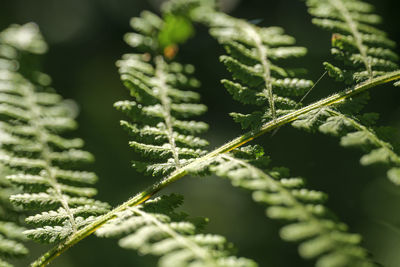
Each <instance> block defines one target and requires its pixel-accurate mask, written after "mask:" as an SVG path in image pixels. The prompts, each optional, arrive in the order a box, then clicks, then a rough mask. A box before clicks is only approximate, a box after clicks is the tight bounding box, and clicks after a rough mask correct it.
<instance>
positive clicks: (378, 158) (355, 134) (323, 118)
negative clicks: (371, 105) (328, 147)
mask: <svg viewBox="0 0 400 267" xmlns="http://www.w3.org/2000/svg"><path fill="white" fill-rule="evenodd" d="M350 102H351V101H350ZM347 104H349V103H347ZM351 104H353V103H351ZM351 104H350V105H351ZM377 117H378V114H376V113H367V114H363V115H359V116H354V115H351V114H346V113H345V112H343V111H341V109H340V106H339V107H336V108H335V107H324V108H321V109H317V110H314V111H312V112H310V113H307V114H305V115H302V116H300V117H299V119H298V120H296V121H295V122H293V123H292V125H293V126H294V127H295V128H300V129H304V130H307V131H310V130H311V131H312V130H318V131H320V132H322V133H324V134H329V135H333V136H338V137H340V139H341V140H340V144H341V145H342V146H344V147H359V148H361V149H362V150H363V152H364V155H363V156H362V157H361V159H360V163H361V164H362V165H371V164H384V165H386V166H387V167H388V172H387V176H388V178H389V180H390V181H392V182H393V183H394V184H396V185H400V156H399V154H398V153H397V152H396V150H395V147H393V145H392V144H390V142H389V141H390V137H389V139H386V140H385V139H383V138H381V137H380V135H388V134H389V135H390V131H391V130H390V129H389V128H384V129H382V128H377V127H373V124H374V122H375V120H376V119H377ZM365 123H366V124H365ZM366 125H372V126H366Z"/></svg>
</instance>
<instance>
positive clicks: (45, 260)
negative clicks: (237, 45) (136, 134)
mask: <svg viewBox="0 0 400 267" xmlns="http://www.w3.org/2000/svg"><path fill="white" fill-rule="evenodd" d="M398 79H400V70H398V71H395V72H391V73H388V74H386V75H383V76H380V77H377V78H374V79H371V80H368V81H366V82H364V83H362V84H359V85H357V86H355V87H352V88H350V89H347V90H345V91H343V92H340V93H336V94H334V95H331V96H329V97H327V98H324V99H322V100H320V101H317V102H315V103H313V104H310V105H308V106H306V107H304V108H301V109H298V110H296V111H293V112H291V113H289V114H287V115H285V116H281V117H279V118H277V119H276V120H272V121H270V122H268V123H266V124H264V125H263V126H262V127H260V128H259V129H256V130H253V131H250V132H247V133H245V134H244V135H242V136H239V137H237V138H235V139H233V140H232V141H230V142H228V143H226V144H224V145H222V146H220V147H219V148H217V149H215V150H214V151H211V152H210V153H208V154H207V155H205V156H203V157H200V158H198V159H196V160H195V161H193V162H192V163H190V164H188V165H186V166H183V167H182V168H181V169H178V170H176V171H174V172H173V173H172V174H170V175H169V176H168V177H166V178H164V179H163V180H161V181H159V182H158V183H156V184H154V185H152V186H150V187H148V188H147V189H146V190H144V191H143V192H141V193H139V194H137V195H136V196H134V197H133V198H131V199H129V200H128V201H126V202H125V203H123V204H121V205H120V206H118V207H116V208H115V209H113V210H112V211H110V212H108V213H107V214H105V215H103V216H101V217H100V218H98V219H96V220H95V221H94V222H92V223H91V224H89V225H87V226H86V227H84V228H82V229H80V230H79V231H77V232H76V233H74V234H73V235H72V236H71V237H70V238H68V239H67V240H66V241H65V242H63V243H61V244H59V245H58V246H56V247H54V248H53V249H51V250H50V251H48V252H47V253H45V254H44V255H42V256H41V257H40V258H39V259H37V260H36V261H35V262H33V263H32V264H31V266H46V265H47V264H49V263H50V262H51V261H52V260H54V259H55V258H56V257H58V256H59V255H60V254H62V253H63V252H65V251H66V250H68V249H69V248H70V247H72V246H73V245H75V244H76V243H78V242H79V241H81V240H82V239H84V238H86V237H87V236H89V235H90V234H92V233H93V232H95V231H96V230H97V229H98V228H99V227H101V226H102V225H103V224H105V223H106V222H107V221H109V220H111V219H112V218H114V217H115V214H116V213H118V212H120V211H123V210H125V209H126V208H128V207H131V206H136V205H139V204H140V203H142V202H144V201H146V200H148V199H149V198H150V197H151V196H153V195H154V194H156V193H157V192H158V191H160V190H162V189H163V188H165V187H167V186H168V185H169V184H171V183H173V182H175V181H177V180H179V179H180V178H182V177H183V176H185V175H186V174H188V172H189V170H190V169H193V168H194V167H195V166H199V165H200V164H202V163H204V162H206V161H209V160H210V159H212V158H214V157H216V156H218V155H220V154H223V153H226V152H229V151H231V150H233V149H235V148H237V147H240V146H242V145H244V144H246V143H248V142H250V141H251V140H253V139H254V138H256V137H258V136H261V135H263V134H265V133H267V132H270V131H272V130H274V129H276V128H278V127H280V126H282V125H285V124H287V123H290V122H292V121H294V120H296V119H297V118H298V117H299V116H301V115H303V114H306V113H308V112H310V111H312V110H314V109H318V108H321V107H327V106H331V105H334V104H337V103H340V102H342V101H344V100H346V99H347V98H349V97H351V96H354V95H357V94H359V93H362V92H364V91H366V90H368V89H369V88H372V87H375V86H377V85H380V84H384V83H388V82H390V81H393V80H398Z"/></svg>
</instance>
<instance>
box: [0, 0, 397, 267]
mask: <svg viewBox="0 0 400 267" xmlns="http://www.w3.org/2000/svg"><path fill="white" fill-rule="evenodd" d="M307 5H308V6H309V12H310V14H312V15H313V16H315V17H316V18H315V19H313V22H314V24H316V25H318V26H321V27H323V28H326V29H328V30H330V31H332V32H333V33H334V34H333V37H332V46H333V48H332V50H331V52H332V54H333V56H334V57H335V58H336V60H337V61H336V62H338V63H335V65H337V66H335V65H334V64H332V63H328V62H324V67H325V69H326V72H327V73H328V74H329V76H331V77H332V78H334V79H335V80H336V81H338V82H340V83H335V86H340V88H343V87H344V88H345V89H343V90H340V91H339V92H337V93H335V94H333V95H331V96H328V97H326V98H322V99H320V100H319V101H316V102H314V103H311V104H308V105H306V104H305V103H303V102H304V97H303V98H302V96H304V95H307V94H308V92H310V90H312V88H313V87H314V86H315V85H314V83H313V82H312V81H310V80H307V79H305V78H303V77H304V70H303V69H294V68H289V67H286V65H287V64H286V63H285V62H283V64H282V66H284V67H281V66H280V65H281V62H282V61H284V60H285V59H289V58H299V57H303V56H304V55H305V54H306V51H307V50H306V48H303V47H297V46H294V43H295V40H294V38H293V37H291V36H288V35H285V34H284V32H283V30H282V29H281V28H279V27H269V28H263V27H259V26H257V25H254V24H252V23H250V22H247V21H245V20H242V19H237V18H234V17H231V16H228V15H226V14H224V13H222V12H220V11H218V10H217V9H216V6H215V4H214V2H213V1H199V0H190V1H183V0H172V1H169V2H168V3H167V4H166V5H165V6H164V8H163V16H162V17H159V16H157V15H156V14H153V13H150V12H146V11H145V12H143V13H142V15H141V17H139V18H134V19H132V21H131V26H132V27H133V29H134V30H135V33H129V34H127V35H125V41H126V42H127V43H128V44H129V45H130V46H132V47H133V48H135V53H133V54H127V55H124V56H123V57H122V59H121V60H119V61H118V62H117V66H118V68H119V72H120V75H121V79H122V81H123V83H124V85H125V86H126V87H127V88H128V89H129V92H130V94H131V96H132V97H133V99H132V100H129V101H120V102H117V103H116V104H115V107H116V108H117V109H118V110H120V111H122V112H124V113H125V114H126V115H127V117H128V118H129V121H121V125H122V126H123V128H125V129H126V130H127V131H128V133H129V134H130V135H131V136H132V138H133V140H132V141H130V143H129V144H130V146H131V147H132V148H133V149H134V150H135V151H136V152H137V153H138V154H139V155H140V156H139V158H140V160H135V161H134V162H133V165H134V167H135V168H136V169H137V170H139V171H142V172H144V173H145V174H148V175H151V176H156V177H159V179H161V180H160V181H159V182H157V183H155V184H153V185H152V186H150V187H149V188H148V189H146V190H144V191H142V192H140V193H138V194H137V195H135V196H134V197H132V198H131V199H129V200H128V201H126V202H125V203H123V204H121V205H120V206H118V207H116V208H114V209H112V210H111V211H108V209H109V206H108V204H105V203H102V202H99V201H95V200H92V199H91V197H92V196H93V195H94V194H95V191H94V189H92V188H90V187H87V185H91V184H93V183H94V182H95V180H96V176H95V175H94V174H93V173H89V172H82V171H70V170H69V168H70V167H76V166H77V164H81V163H84V162H88V161H91V160H92V156H91V155H90V154H88V153H87V152H84V151H81V150H78V149H79V148H80V147H81V146H82V145H83V142H82V140H80V139H64V138H62V137H60V136H59V133H61V132H63V131H64V130H70V129H72V128H74V127H75V126H76V124H75V122H74V121H73V117H74V115H75V113H76V112H75V111H74V109H73V107H74V106H73V105H71V103H69V102H64V101H62V99H61V97H60V96H59V95H57V94H55V93H54V91H53V89H51V88H49V84H50V82H49V77H48V76H47V75H45V74H43V73H40V72H37V71H35V70H32V67H31V66H30V65H29V64H26V67H25V64H24V61H25V59H24V58H25V57H31V56H32V55H30V54H32V53H34V54H35V53H38V54H40V53H43V52H44V51H45V50H46V45H45V43H44V42H43V40H42V37H41V36H40V34H39V33H38V32H37V29H36V28H35V26H33V25H32V24H28V25H24V26H12V27H10V28H9V29H7V30H5V31H4V32H2V33H1V35H0V42H1V47H0V48H1V50H0V52H1V57H2V62H1V63H2V64H1V67H2V73H1V76H0V78H1V81H2V84H1V86H2V87H1V88H0V93H1V99H0V100H1V105H0V115H1V119H2V124H1V125H0V130H1V135H0V136H1V140H0V142H1V154H0V161H1V164H2V173H3V174H4V175H3V177H2V178H1V179H2V180H1V185H2V188H1V192H2V195H4V194H6V195H7V196H9V195H11V196H10V198H9V199H10V201H11V203H12V204H13V205H14V206H12V205H10V203H9V202H8V200H7V197H6V198H5V201H2V207H3V206H4V208H3V209H7V214H15V216H10V217H7V218H4V220H5V221H7V223H6V224H4V225H7V226H8V228H6V227H3V228H4V229H5V230H2V229H1V228H0V233H3V234H4V235H5V237H6V238H9V239H17V240H21V241H24V236H23V235H21V234H12V233H13V231H11V230H10V229H11V228H12V229H15V231H16V232H17V233H18V232H21V231H22V230H21V229H20V228H19V227H20V226H18V227H15V225H18V224H19V225H21V226H24V222H23V221H22V220H21V219H20V217H21V216H24V215H26V214H27V215H28V217H26V219H25V222H26V223H28V224H34V225H37V226H38V227H40V228H36V229H31V230H26V231H24V233H25V235H26V236H27V237H29V238H31V239H34V240H36V241H41V242H50V243H53V242H57V245H56V246H55V247H54V248H53V249H51V250H50V251H49V252H47V253H45V254H44V255H43V256H42V257H40V258H39V259H38V260H37V261H35V262H34V263H33V264H32V265H33V266H44V265H46V264H48V263H49V262H50V261H52V260H53V259H54V258H56V257H58V256H59V255H60V254H62V253H63V252H64V251H66V250H67V249H68V248H70V247H71V246H73V245H74V244H76V243H77V242H79V241H80V240H82V239H84V238H85V237H87V236H89V235H90V234H92V233H94V232H95V233H96V235H98V236H101V237H118V238H121V239H120V241H119V244H120V246H121V247H124V248H127V249H134V250H137V251H139V252H140V253H142V254H153V255H157V256H160V261H159V264H160V266H256V263H255V262H254V261H252V260H249V259H245V258H237V257H235V256H234V255H235V251H234V249H233V247H232V244H231V243H229V242H227V241H226V239H225V238H224V237H222V236H218V235H211V234H204V230H203V228H204V226H205V223H206V221H207V220H205V219H201V218H191V217H189V216H188V215H187V214H185V213H182V212H179V211H176V208H178V207H179V205H181V203H182V198H181V197H180V196H177V195H169V196H161V197H158V198H155V199H153V200H149V199H150V198H151V197H152V196H153V195H155V194H156V193H158V192H159V191H161V190H162V189H164V188H165V187H167V186H168V185H170V184H171V183H173V182H175V181H177V180H179V179H181V178H182V177H184V176H186V175H188V174H191V175H194V176H204V175H210V174H215V175H217V176H220V177H224V178H227V179H229V180H230V181H231V182H232V185H234V186H237V187H241V188H244V189H247V190H249V191H251V192H252V197H253V200H254V201H256V202H258V203H261V204H265V205H266V206H267V209H266V215H267V216H268V217H269V218H272V219H277V220H280V221H283V222H285V226H283V227H282V228H281V230H280V235H281V237H282V239H284V240H287V241H296V242H299V243H300V245H299V253H300V255H301V256H302V257H304V258H306V259H308V258H312V259H315V262H316V265H317V266H327V267H328V266H378V263H376V262H375V261H374V259H373V257H372V256H371V255H370V254H369V253H368V251H367V250H366V249H364V248H363V247H362V243H361V237H360V235H358V234H353V233H350V232H349V231H348V227H347V226H346V225H345V224H344V223H342V222H341V221H340V220H339V219H338V218H337V217H336V216H335V215H333V213H332V212H331V211H329V209H328V208H326V207H325V206H324V202H325V200H326V194H324V193H322V192H320V191H314V190H310V189H307V188H306V187H305V183H304V180H303V179H301V178H297V177H292V176H291V175H290V173H289V171H288V169H286V168H277V167H270V166H269V165H270V159H269V157H267V156H266V155H265V154H264V149H263V148H262V147H261V146H259V145H252V146H250V145H247V143H248V142H250V141H252V140H253V139H255V138H256V137H259V136H261V135H263V134H265V133H268V132H275V133H276V132H277V131H278V130H279V128H280V127H282V126H284V125H287V124H291V125H292V126H294V127H295V128H299V129H304V130H307V131H309V132H316V131H319V132H322V133H326V134H331V135H334V136H338V137H340V143H341V145H343V146H357V147H360V148H362V149H363V151H364V155H363V156H362V158H361V161H360V162H361V164H362V165H370V164H375V163H384V164H385V166H387V176H388V178H389V179H390V180H391V181H392V182H393V183H394V184H396V185H399V184H400V157H399V155H398V154H397V152H396V151H397V149H396V147H395V146H394V145H392V144H391V143H390V138H389V137H390V130H388V128H383V129H382V128H378V127H375V123H376V120H377V115H376V114H373V113H366V114H361V113H360V112H361V109H362V108H363V107H364V105H365V104H366V102H367V101H368V90H369V89H371V88H373V87H376V86H378V85H380V84H384V83H388V82H392V81H396V80H398V79H400V71H399V70H398V66H397V64H396V63H395V61H396V60H397V59H398V56H397V55H396V54H395V53H394V52H393V51H392V50H391V49H392V48H393V46H394V43H393V42H392V41H391V40H389V39H388V38H387V37H386V36H385V33H384V32H382V31H380V30H378V29H377V28H375V27H374V26H371V25H372V24H376V23H378V22H379V21H380V18H379V17H378V16H377V15H374V14H372V11H373V7H372V6H371V5H369V4H366V3H364V2H361V1H358V0H322V1H313V0H309V1H307ZM195 23H200V24H203V25H205V26H206V27H208V28H209V29H210V33H211V35H212V36H213V37H215V38H216V39H217V41H218V42H219V43H220V44H221V45H222V46H223V47H224V48H225V49H226V52H227V55H223V56H221V58H220V61H221V62H222V63H223V64H224V65H225V66H226V67H227V69H228V70H229V71H230V72H231V73H232V76H233V79H234V80H228V79H224V80H223V81H222V83H223V85H224V86H225V87H226V89H227V90H228V92H229V93H230V94H231V95H232V96H233V98H234V99H235V100H237V101H239V102H241V103H243V104H245V105H248V106H251V107H254V109H255V111H253V112H252V113H250V114H241V113H236V112H235V113H231V115H232V117H233V119H234V120H235V121H236V122H238V123H240V124H241V126H242V127H243V128H244V129H247V128H248V129H249V131H248V132H247V133H245V134H243V135H241V136H239V137H237V138H235V139H234V140H232V141H229V142H227V143H226V144H224V145H222V146H220V147H218V148H216V149H214V150H212V151H207V150H206V146H207V145H208V142H207V141H206V140H204V139H201V138H199V137H198V136H197V135H198V134H201V133H203V132H204V131H206V130H207V128H208V126H207V124H205V123H203V122H199V121H193V120H191V118H192V117H194V116H198V115H201V114H202V113H203V112H205V111H206V109H207V107H206V106H204V105H202V104H200V103H199V101H200V95H199V94H198V93H197V92H195V91H193V90H195V89H196V88H198V87H199V86H200V83H199V81H197V80H196V79H195V78H194V77H193V73H194V67H193V66H192V65H187V64H180V63H178V62H176V61H175V58H176V57H177V55H178V51H179V45H181V44H184V43H185V42H186V40H187V39H188V38H190V37H191V36H192V35H193V34H194V26H193V25H194V24H195ZM28 37H29V38H28ZM17 64H18V65H17ZM278 64H280V65H278ZM19 66H21V67H19ZM395 85H399V82H397V83H395ZM4 177H5V178H4ZM22 191H23V192H25V193H23V192H22ZM31 210H40V211H43V210H44V211H43V212H42V213H39V214H36V215H32V213H31ZM2 217H4V216H2ZM0 241H1V242H3V239H1V240H0ZM7 242H15V241H12V240H10V241H6V243H7ZM0 244H1V243H0ZM4 247H5V249H4V252H3V253H2V255H6V256H8V255H14V254H16V255H17V256H18V255H20V254H26V253H27V251H26V249H25V248H23V247H22V245H21V246H18V247H17V248H19V249H18V250H14V251H13V250H11V249H10V248H9V247H10V246H9V245H7V244H5V245H4ZM0 251H3V250H2V248H1V246H0Z"/></svg>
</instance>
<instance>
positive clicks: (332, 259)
mask: <svg viewBox="0 0 400 267" xmlns="http://www.w3.org/2000/svg"><path fill="white" fill-rule="evenodd" d="M269 162H270V160H269V158H268V157H266V156H264V155H263V150H262V149H261V148H260V147H250V146H249V147H242V148H240V149H236V150H234V151H232V152H231V153H227V154H222V155H220V156H218V157H216V158H215V159H213V160H210V161H209V162H208V163H207V164H205V165H208V166H209V167H208V170H209V171H211V173H214V174H216V175H218V176H221V177H226V178H228V179H229V180H230V181H231V182H232V185H234V186H237V187H240V188H244V189H247V190H250V191H252V196H253V200H254V201H256V202H258V203H261V204H265V205H268V206H269V207H268V208H267V209H266V215H267V216H268V217H269V218H271V219H276V220H281V221H286V222H287V225H286V226H284V227H283V228H281V230H280V236H281V238H282V239H284V240H285V241H290V242H293V241H295V242H300V245H299V254H300V255H301V256H302V257H303V258H306V259H316V261H317V263H316V266H321V267H322V266H377V265H376V264H375V263H374V262H373V261H372V260H371V259H370V258H369V255H368V252H367V251H366V250H365V249H364V248H362V247H361V246H360V242H361V236H360V235H358V234H352V233H349V232H348V227H347V226H346V225H345V224H343V223H342V222H340V221H339V220H338V219H337V218H336V217H335V216H334V215H333V214H332V213H331V212H330V211H329V210H328V209H327V208H326V207H325V206H324V205H323V204H324V202H325V200H326V198H327V197H326V194H324V193H322V192H320V191H314V190H309V189H307V188H305V187H304V180H303V179H301V178H298V177H291V176H290V175H289V171H288V170H287V169H286V168H268V164H269ZM193 171H196V170H195V169H193ZM197 171H198V170H197ZM201 171H204V170H201Z"/></svg>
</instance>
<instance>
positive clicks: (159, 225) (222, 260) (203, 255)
mask: <svg viewBox="0 0 400 267" xmlns="http://www.w3.org/2000/svg"><path fill="white" fill-rule="evenodd" d="M182 201H183V198H182V197H181V196H178V195H168V196H162V197H158V198H156V199H154V200H150V201H147V202H146V204H144V205H140V206H137V207H130V208H128V209H127V210H125V211H122V212H120V213H118V214H117V215H116V217H115V218H114V219H112V220H110V221H108V222H107V223H106V224H105V225H104V226H102V227H101V228H100V229H99V230H97V231H96V234H97V235H98V236H101V237H118V238H121V237H122V238H121V239H120V241H119V245H120V246H121V247H123V248H126V249H133V250H137V251H138V252H139V253H141V254H152V255H155V256H158V257H160V260H159V266H164V267H167V266H174V267H175V266H232V267H233V266H241V267H244V266H257V264H256V263H255V262H253V261H251V260H248V259H245V258H236V257H234V256H232V244H231V243H229V242H227V241H226V239H225V238H224V237H222V236H219V235H212V234H202V233H200V232H199V227H200V228H201V227H202V225H203V224H204V223H205V221H206V220H198V219H197V220H192V221H191V220H190V219H188V218H187V215H186V214H184V213H180V212H176V211H175V209H176V208H177V207H179V206H180V205H181V204H182Z"/></svg>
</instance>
